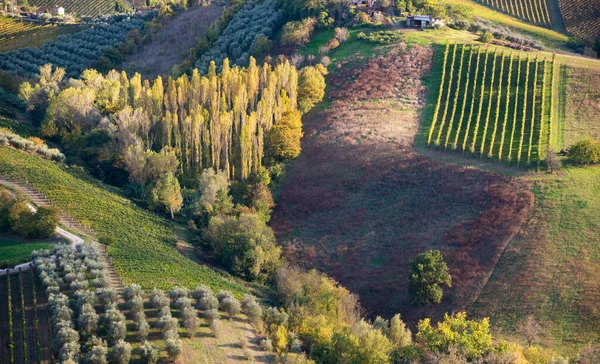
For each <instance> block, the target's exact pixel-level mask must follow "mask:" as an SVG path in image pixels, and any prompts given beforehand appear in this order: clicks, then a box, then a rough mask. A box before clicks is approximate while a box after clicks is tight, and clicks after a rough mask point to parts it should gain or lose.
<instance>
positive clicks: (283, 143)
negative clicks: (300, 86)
mask: <svg viewBox="0 0 600 364" xmlns="http://www.w3.org/2000/svg"><path fill="white" fill-rule="evenodd" d="M302 135H303V132H302V116H301V115H300V112H298V111H296V110H294V111H288V112H286V113H285V114H284V115H283V117H282V118H281V120H280V121H279V123H277V124H276V125H275V126H273V127H272V128H271V130H269V133H268V135H267V141H266V155H267V156H268V157H270V158H271V159H272V160H275V161H280V160H286V159H294V158H296V157H297V156H298V155H300V151H301V150H302V147H301V145H300V139H301V138H302Z"/></svg>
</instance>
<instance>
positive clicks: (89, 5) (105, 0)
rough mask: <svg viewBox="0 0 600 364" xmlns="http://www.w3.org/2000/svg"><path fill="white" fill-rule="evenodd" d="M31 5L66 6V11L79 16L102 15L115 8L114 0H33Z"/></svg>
mask: <svg viewBox="0 0 600 364" xmlns="http://www.w3.org/2000/svg"><path fill="white" fill-rule="evenodd" d="M29 4H30V5H31V6H54V5H59V6H62V7H64V8H65V13H68V14H73V15H77V16H100V15H105V14H110V13H112V12H114V10H115V2H114V1H113V0H31V1H29Z"/></svg>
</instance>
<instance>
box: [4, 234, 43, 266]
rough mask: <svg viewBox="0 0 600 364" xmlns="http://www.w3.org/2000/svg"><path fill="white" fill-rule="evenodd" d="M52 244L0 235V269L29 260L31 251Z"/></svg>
mask: <svg viewBox="0 0 600 364" xmlns="http://www.w3.org/2000/svg"><path fill="white" fill-rule="evenodd" d="M52 245H53V243H50V242H35V241H22V240H13V239H11V238H3V237H1V236H0V269H2V268H8V267H14V266H15V265H18V264H21V263H25V262H27V261H29V260H31V259H30V258H31V252H32V251H34V250H39V249H48V248H50V247H51V246H52Z"/></svg>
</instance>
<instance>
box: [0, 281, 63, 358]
mask: <svg viewBox="0 0 600 364" xmlns="http://www.w3.org/2000/svg"><path fill="white" fill-rule="evenodd" d="M40 285H41V284H40ZM40 285H37V284H36V279H35V278H34V271H33V270H29V271H26V272H20V273H15V274H12V275H10V277H7V276H6V275H5V276H2V277H0V362H2V363H11V362H14V363H25V362H29V363H37V362H41V363H50V362H51V360H52V349H51V346H50V345H51V330H50V325H49V315H48V309H47V306H46V300H47V298H46V294H45V292H44V290H43V289H40V287H38V286H40ZM11 328H12V329H11Z"/></svg>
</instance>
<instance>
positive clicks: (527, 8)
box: [477, 0, 552, 27]
mask: <svg viewBox="0 0 600 364" xmlns="http://www.w3.org/2000/svg"><path fill="white" fill-rule="evenodd" d="M477 1H478V2H479V3H481V4H483V5H486V6H489V7H491V8H493V9H495V10H499V11H502V12H503V13H506V14H509V15H512V16H514V17H515V18H519V19H522V20H525V21H527V22H529V23H532V24H535V25H540V26H543V27H550V26H551V24H552V23H551V20H550V12H549V11H548V5H547V4H546V0H477Z"/></svg>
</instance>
